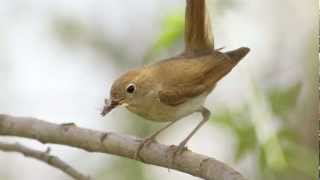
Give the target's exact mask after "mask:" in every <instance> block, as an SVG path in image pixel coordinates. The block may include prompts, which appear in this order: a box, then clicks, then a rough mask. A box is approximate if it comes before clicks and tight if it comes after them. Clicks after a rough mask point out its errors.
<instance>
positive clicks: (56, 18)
mask: <svg viewBox="0 0 320 180" xmlns="http://www.w3.org/2000/svg"><path fill="white" fill-rule="evenodd" d="M208 6H209V11H210V16H211V20H212V27H213V31H214V37H215V46H216V48H219V47H225V49H224V50H223V51H227V50H231V49H235V48H238V47H241V46H247V47H250V48H251V52H250V53H249V55H248V56H246V58H245V59H243V61H241V63H239V64H238V66H237V67H236V68H235V69H234V70H233V71H232V72H231V73H230V74H229V75H228V76H227V77H225V78H224V79H223V80H221V81H220V83H219V84H218V86H217V88H216V89H215V91H214V92H213V93H211V95H210V96H209V98H208V100H207V102H206V107H208V108H209V109H210V110H211V111H212V117H211V119H210V121H209V122H208V123H207V124H206V125H205V126H204V127H203V128H201V129H200V131H198V132H197V133H196V135H195V136H194V137H193V138H192V139H191V141H190V142H189V144H188V147H189V148H190V149H191V150H192V151H195V152H198V153H203V154H206V155H208V156H211V157H214V158H216V159H218V160H220V161H223V162H226V163H227V164H229V165H231V166H232V167H234V168H235V169H237V170H238V171H240V172H241V173H242V174H243V175H244V176H246V177H248V179H256V180H279V179H282V180H286V179H288V180H289V179H290V180H302V179H316V177H317V175H316V174H317V168H316V167H317V160H318V154H317V152H318V150H317V143H316V140H317V139H316V129H317V128H318V124H317V121H316V118H317V107H318V96H317V72H318V66H317V65H318V64H317V62H318V61H317V59H318V53H317V51H318V48H317V43H318V41H317V37H318V36H317V33H318V30H317V29H318V23H317V21H318V16H317V12H318V1H312V0H305V1H301V0H281V1H279V0H269V1H263V0H255V1H252V0H208ZM184 8H185V0H152V1H151V0H138V1H131V0H113V1H112V0H107V1H101V0H77V1H76V0H69V1H65V0H54V1H53V0H46V1H43V0H29V1H23V0H10V1H9V0H0V22H1V24H0V91H1V93H0V113H7V114H12V115H17V116H33V117H38V118H43V119H45V120H48V121H51V122H55V123H65V122H74V123H76V124H77V125H79V126H82V127H86V128H92V129H96V130H101V131H114V132H119V133H126V134H131V135H134V136H138V137H145V136H147V135H148V134H151V133H152V132H153V131H155V130H156V129H158V128H160V127H162V126H163V125H164V124H158V123H153V122H149V121H145V120H143V119H141V118H139V117H137V116H135V115H133V114H131V113H129V112H128V111H127V110H126V109H121V108H119V109H117V110H115V111H113V112H112V113H111V114H108V116H106V117H105V118H101V116H100V115H99V113H100V110H101V108H102V106H103V100H104V98H105V97H107V96H108V93H109V90H110V86H111V84H112V82H113V80H114V79H115V78H116V77H118V76H119V75H120V74H121V73H123V72H125V71H126V70H128V69H130V68H133V67H136V66H141V65H143V64H149V63H153V62H156V61H158V60H161V59H162V58H166V57H170V56H172V55H176V54H178V53H180V52H181V51H182V50H183V47H184V44H183V31H184V27H183V26H184ZM199 120H200V116H199V115H198V114H194V115H191V116H189V117H187V118H185V119H184V120H181V121H180V122H178V123H177V124H175V125H174V126H173V127H171V128H170V129H168V130H166V131H165V132H163V133H162V134H161V135H160V137H159V139H158V140H159V141H160V142H161V143H164V144H178V143H179V142H180V141H181V140H182V139H183V138H184V137H185V136H186V135H187V134H188V133H189V132H190V131H191V130H192V128H194V127H195V126H196V124H197V123H198V121H199ZM0 140H1V141H9V142H16V141H18V142H20V143H22V144H24V145H27V146H29V147H34V148H36V149H39V150H45V149H46V147H45V146H44V145H42V144H40V143H38V142H36V141H32V140H26V139H18V138H5V137H0ZM48 146H50V147H51V149H52V154H54V155H58V156H60V157H61V158H62V159H64V160H66V161H67V162H68V163H70V164H71V165H72V166H73V167H75V168H77V169H78V170H80V171H81V172H83V173H85V174H90V175H91V176H92V177H94V178H96V179H98V180H102V179H114V180H163V179H168V180H175V179H178V178H180V179H184V180H196V179H198V178H196V177H193V176H190V175H187V174H183V173H180V172H177V171H174V170H171V171H168V170H167V169H165V168H160V167H156V166H151V165H144V164H142V163H139V162H136V161H133V160H129V159H125V158H121V157H116V156H112V155H106V154H98V153H87V152H84V151H82V150H78V149H74V148H69V147H65V146H58V145H48ZM0 167H1V168H0V179H1V180H20V179H24V180H35V179H44V178H45V179H46V180H56V179H62V180H63V179H65V180H67V179H70V178H69V177H68V176H66V175H65V174H63V173H62V172H60V171H59V170H56V169H54V168H52V167H49V166H47V165H46V164H43V163H41V162H39V161H36V160H33V159H29V158H25V157H23V156H22V155H20V154H14V153H3V152H0Z"/></svg>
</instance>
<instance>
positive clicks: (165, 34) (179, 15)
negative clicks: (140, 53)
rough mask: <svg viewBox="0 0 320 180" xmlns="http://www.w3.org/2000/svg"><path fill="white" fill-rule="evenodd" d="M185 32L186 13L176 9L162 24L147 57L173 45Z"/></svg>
mask: <svg viewBox="0 0 320 180" xmlns="http://www.w3.org/2000/svg"><path fill="white" fill-rule="evenodd" d="M183 32H184V14H183V11H179V10H178V11H175V12H173V13H171V14H169V15H167V16H166V17H165V18H164V20H163V22H162V25H161V31H160V34H159V36H158V38H156V39H157V40H156V41H155V42H154V44H153V45H152V47H151V49H150V50H149V51H148V52H147V53H146V55H145V59H146V60H148V59H150V57H152V56H154V55H156V54H157V53H159V52H160V51H161V50H163V49H165V48H169V47H171V46H172V45H173V44H174V43H175V42H177V41H178V40H179V39H181V38H182V35H183Z"/></svg>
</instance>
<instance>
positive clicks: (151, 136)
mask: <svg viewBox="0 0 320 180" xmlns="http://www.w3.org/2000/svg"><path fill="white" fill-rule="evenodd" d="M178 120H179V119H177V120H175V121H171V122H170V123H168V124H167V125H165V126H164V127H162V128H161V129H159V130H157V131H156V132H154V133H153V134H151V135H150V136H149V137H147V138H145V139H144V140H143V141H142V142H141V144H140V145H139V147H138V149H137V151H136V152H135V154H134V159H141V158H140V155H139V153H140V151H141V150H142V148H143V147H144V146H145V145H148V144H149V143H151V142H152V141H154V140H155V138H156V136H158V135H159V134H160V133H161V132H162V131H164V130H165V129H167V128H168V127H170V126H171V125H172V124H174V123H175V122H177V121H178Z"/></svg>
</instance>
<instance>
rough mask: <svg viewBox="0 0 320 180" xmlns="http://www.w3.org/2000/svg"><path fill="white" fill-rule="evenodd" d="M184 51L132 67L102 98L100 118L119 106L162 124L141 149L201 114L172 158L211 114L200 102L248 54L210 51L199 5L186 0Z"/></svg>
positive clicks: (210, 41)
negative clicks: (163, 123)
mask: <svg viewBox="0 0 320 180" xmlns="http://www.w3.org/2000/svg"><path fill="white" fill-rule="evenodd" d="M186 9H187V10H186V27H185V28H186V29H185V42H186V50H185V51H184V52H183V53H181V54H179V55H176V56H174V57H171V58H167V59H164V60H161V61H158V62H156V63H152V64H149V65H145V66H142V67H137V68H134V69H131V70H129V71H127V72H126V73H124V74H122V75H121V76H120V77H118V78H117V79H116V80H115V81H114V82H113V84H112V86H111V91H110V95H109V96H110V97H109V98H107V99H105V105H104V108H103V111H102V112H101V115H102V116H105V115H106V114H107V113H109V112H110V111H111V110H112V109H114V108H116V107H118V106H124V107H126V108H127V109H128V110H129V111H130V112H132V113H134V114H137V115H139V116H141V117H143V118H144V119H146V120H150V121H153V122H166V123H167V124H166V125H165V126H164V127H162V128H161V129H159V130H157V131H156V132H154V133H153V134H151V135H150V136H148V137H147V138H145V139H144V140H143V141H142V142H141V144H140V145H139V147H138V149H137V151H136V153H135V157H134V158H136V159H137V158H139V156H140V151H141V149H142V148H143V147H144V146H145V145H147V144H149V143H151V142H153V141H154V140H155V138H156V137H157V136H158V135H159V134H160V133H161V132H162V131H164V130H165V129H167V128H168V127H170V126H171V125H172V124H174V123H175V122H177V121H179V120H180V119H182V118H184V117H186V116H188V115H190V114H193V113H200V114H201V115H202V120H201V121H200V123H199V124H198V125H197V126H196V127H195V128H194V129H193V130H192V131H191V132H190V134H189V135H188V136H187V137H186V138H185V139H184V140H183V141H181V142H180V144H179V145H178V146H177V148H176V150H175V153H174V154H179V153H182V152H183V150H184V149H185V146H186V144H187V142H188V141H189V140H190V138H191V137H192V136H193V135H194V134H195V133H196V132H197V131H198V130H199V128H200V127H202V125H203V124H205V122H207V121H208V120H209V117H210V110H208V109H207V108H206V107H205V106H204V103H205V101H206V98H207V97H208V95H209V94H210V93H211V92H212V91H213V89H214V88H215V87H216V85H217V83H218V81H219V80H221V79H222V78H223V77H225V76H226V75H227V74H228V73H229V72H231V70H232V69H233V68H234V67H235V66H236V65H237V64H238V63H239V62H240V60H241V59H243V57H245V56H246V55H247V54H248V52H249V51H250V49H249V48H247V47H241V48H238V49H236V50H232V51H227V52H221V51H220V49H214V46H213V39H212V38H211V29H210V26H208V17H207V14H206V7H205V1H204V0H187V8H186Z"/></svg>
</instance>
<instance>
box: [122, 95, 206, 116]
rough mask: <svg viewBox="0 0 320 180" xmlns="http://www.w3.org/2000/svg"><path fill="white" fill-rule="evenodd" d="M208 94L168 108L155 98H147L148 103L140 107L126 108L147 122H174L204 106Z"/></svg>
mask: <svg viewBox="0 0 320 180" xmlns="http://www.w3.org/2000/svg"><path fill="white" fill-rule="evenodd" d="M207 95H208V93H203V94H201V95H199V96H196V97H193V98H190V99H189V100H188V101H186V102H185V103H183V104H179V105H177V106H170V105H166V104H164V103H161V102H160V100H159V99H158V98H157V97H154V98H149V99H150V101H149V102H144V104H143V105H141V106H127V109H128V110H129V111H131V112H133V113H135V114H137V115H139V116H141V117H143V118H145V119H147V120H151V121H156V122H168V121H174V120H177V119H180V118H183V117H185V116H188V115H190V114H192V113H194V112H195V111H198V110H199V109H200V107H201V106H202V105H203V104H204V102H205V100H206V97H207Z"/></svg>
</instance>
